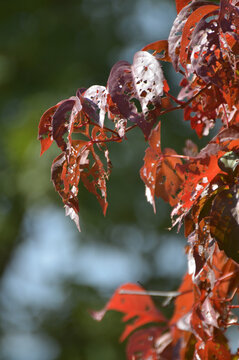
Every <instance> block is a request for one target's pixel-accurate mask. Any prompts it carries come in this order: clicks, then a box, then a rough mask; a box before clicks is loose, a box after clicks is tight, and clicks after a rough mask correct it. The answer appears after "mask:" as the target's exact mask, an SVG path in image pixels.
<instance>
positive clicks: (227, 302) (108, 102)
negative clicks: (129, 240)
mask: <svg viewBox="0 0 239 360" xmlns="http://www.w3.org/2000/svg"><path fill="white" fill-rule="evenodd" d="M176 7H177V12H178V15H177V17H176V19H175V21H174V24H173V26H172V29H171V31H170V35H169V38H168V40H159V41H156V42H154V43H151V44H149V45H146V46H145V47H144V48H143V49H142V50H141V51H138V52H137V53H136V54H135V56H134V59H133V63H132V64H130V63H128V62H126V61H119V62H117V63H116V64H115V65H114V66H113V68H112V70H111V72H110V75H109V78H108V81H107V85H106V87H104V86H99V85H94V86H91V87H90V88H88V89H80V90H78V91H77V93H76V96H73V97H71V98H69V99H66V100H63V101H61V102H59V103H58V104H57V105H55V106H53V107H51V108H50V109H49V110H47V111H46V112H45V113H44V114H43V116H42V118H41V120H40V124H39V139H40V141H41V154H43V153H44V152H45V151H46V150H47V149H48V148H49V147H50V146H51V144H52V143H53V141H55V142H56V144H57V146H58V147H59V148H60V149H61V151H62V153H61V154H60V155H59V156H58V157H57V158H56V159H55V160H54V161H53V164H52V181H53V184H54V186H55V189H56V191H57V192H58V193H59V195H60V196H61V198H62V201H63V203H64V205H65V208H66V214H67V215H70V217H71V218H72V219H73V220H74V221H75V223H76V225H77V227H78V229H80V227H79V215H78V213H79V205H78V197H79V194H78V185H79V183H80V182H82V183H83V184H84V186H85V187H86V188H87V190H88V191H90V192H91V193H93V194H94V195H95V197H96V198H97V200H98V202H99V203H100V205H101V207H102V210H103V213H104V214H105V213H106V209H107V205H108V202H107V186H106V183H107V180H108V178H109V175H110V172H111V168H112V165H111V162H110V158H109V150H108V148H107V144H108V143H109V142H117V143H120V142H122V141H123V140H127V138H126V134H127V132H128V131H132V130H133V129H134V128H135V127H139V128H140V129H141V130H142V132H143V134H144V138H145V140H146V141H147V142H148V148H147V149H146V152H145V156H144V164H143V167H142V168H141V170H140V176H141V178H142V180H143V182H144V184H145V187H146V197H147V199H148V201H149V202H150V203H151V204H152V206H153V209H154V211H156V206H155V197H161V198H163V199H164V200H165V201H167V202H168V203H169V204H170V205H171V206H172V207H174V208H173V209H172V221H173V225H175V224H178V226H179V227H180V226H181V225H182V224H184V228H185V236H186V237H187V238H188V243H187V245H186V247H185V251H186V254H187V257H188V265H189V266H188V268H189V270H188V274H186V275H185V277H184V280H183V282H182V284H181V286H180V287H179V289H178V292H177V293H176V294H175V296H176V299H175V308H174V313H173V315H172V317H171V319H170V320H166V319H165V317H164V316H163V315H162V313H161V312H160V311H159V310H157V308H156V307H155V305H154V304H153V302H152V300H151V298H150V297H149V295H148V294H147V292H144V290H143V289H142V288H141V287H140V286H138V285H134V284H126V285H123V286H121V287H120V288H119V289H117V290H116V292H115V294H114V295H113V297H112V298H111V300H110V301H109V302H108V304H107V305H106V306H105V308H104V309H103V310H102V311H100V312H94V313H93V316H94V318H95V319H97V320H101V319H102V318H103V316H104V314H105V312H106V311H108V310H116V311H120V312H122V313H124V317H123V321H125V322H126V321H128V320H131V321H133V322H131V323H129V324H128V323H127V324H126V327H125V330H124V332H123V334H122V336H121V341H122V340H124V339H126V337H129V335H130V337H129V342H128V345H127V357H128V359H130V360H136V359H137V360H139V359H142V360H147V359H154V360H156V359H159V360H160V359H168V360H169V359H182V360H190V359H208V360H211V359H219V360H224V359H225V360H231V359H237V358H238V356H236V355H235V356H233V355H232V354H231V352H230V349H229V346H228V342H227V339H226V337H225V335H224V333H225V331H226V329H227V328H228V327H229V326H232V325H234V326H237V325H238V322H237V317H236V316H235V314H234V313H233V309H234V308H235V307H239V305H238V302H237V298H236V295H237V296H238V295H239V290H238V287H239V277H238V273H239V265H238V264H239V241H238V240H239V116H238V114H239V61H238V54H239V30H238V29H239V3H238V2H237V1H234V0H221V1H220V3H219V4H212V3H210V2H206V1H191V2H190V1H188V0H176ZM147 51H151V52H152V54H150V53H149V52H147ZM160 61H168V62H171V63H172V66H173V67H174V70H175V71H176V72H180V73H181V74H182V75H183V78H182V80H181V82H180V86H181V90H180V92H179V94H178V97H177V98H175V97H174V96H173V95H171V94H170V89H169V87H168V84H167V81H166V80H165V78H164V75H163V71H162V68H161V66H160ZM178 109H182V110H184V120H186V121H190V124H191V127H192V129H193V130H195V131H196V133H197V135H198V137H199V138H201V137H202V136H204V135H208V134H209V132H210V129H211V128H212V127H213V126H214V125H215V123H216V122H220V130H219V131H218V134H217V135H216V136H215V137H214V138H213V139H212V140H210V141H209V143H208V145H207V146H206V147H204V148H203V149H201V151H199V152H198V151H197V146H196V145H195V144H193V143H192V141H190V140H188V141H187V144H186V147H185V149H184V151H185V155H179V154H177V153H176V152H175V151H174V150H173V149H171V148H165V149H162V147H161V118H160V116H161V115H163V114H166V113H168V112H171V111H174V110H178ZM158 118H159V119H158ZM128 121H130V122H131V125H130V126H128ZM106 122H108V124H107V126H106V125H105V123H106ZM139 292H140V294H139ZM169 297H170V295H169ZM232 301H233V305H232ZM149 323H154V326H153V327H149V328H144V329H138V328H139V327H141V326H145V325H147V324H149ZM155 323H163V324H157V326H156V325H155Z"/></svg>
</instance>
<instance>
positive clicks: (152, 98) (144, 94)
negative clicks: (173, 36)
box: [108, 51, 164, 138]
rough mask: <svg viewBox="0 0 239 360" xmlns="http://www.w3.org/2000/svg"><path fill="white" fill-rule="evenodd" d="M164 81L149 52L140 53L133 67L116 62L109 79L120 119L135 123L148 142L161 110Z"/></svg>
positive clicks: (125, 62) (157, 63)
mask: <svg viewBox="0 0 239 360" xmlns="http://www.w3.org/2000/svg"><path fill="white" fill-rule="evenodd" d="M163 89H164V77H163V72H162V70H161V67H160V64H159V62H158V60H157V59H156V58H155V57H154V56H153V55H151V54H149V53H148V52H146V51H138V52H137V53H136V54H135V56H134V60H133V64H132V65H130V64H129V63H128V62H127V61H119V62H117V63H116V64H115V65H114V66H113V68H112V70H111V72H110V76H109V79H108V91H109V94H110V97H111V99H112V101H113V103H114V104H116V106H117V109H118V110H119V112H120V114H121V117H123V118H125V119H127V120H130V121H132V122H133V123H136V124H137V125H138V126H139V127H140V128H141V130H142V131H143V133H144V135H145V137H146V138H147V137H148V136H149V134H150V131H151V129H152V127H153V125H154V123H155V121H156V115H155V110H157V109H158V108H160V107H161V97H162V96H163Z"/></svg>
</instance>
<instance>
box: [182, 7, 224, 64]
mask: <svg viewBox="0 0 239 360" xmlns="http://www.w3.org/2000/svg"><path fill="white" fill-rule="evenodd" d="M216 9H218V5H204V6H200V7H199V8H198V9H196V10H195V11H194V12H193V13H192V14H191V15H190V16H189V17H188V19H187V22H186V23H185V25H184V28H183V32H182V41H181V48H180V63H181V65H182V66H183V67H184V68H186V64H187V58H188V45H189V42H190V40H191V34H192V32H193V30H194V29H195V26H196V24H197V23H198V22H199V21H200V20H201V19H202V17H203V16H205V15H207V14H208V15H210V13H211V12H212V11H214V10H216Z"/></svg>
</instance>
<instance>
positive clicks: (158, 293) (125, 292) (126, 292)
mask: <svg viewBox="0 0 239 360" xmlns="http://www.w3.org/2000/svg"><path fill="white" fill-rule="evenodd" d="M119 294H120V295H148V296H161V297H176V296H179V295H182V293H180V292H179V291H136V290H120V291H119Z"/></svg>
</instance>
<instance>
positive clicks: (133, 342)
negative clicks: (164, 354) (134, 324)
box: [126, 327, 162, 360]
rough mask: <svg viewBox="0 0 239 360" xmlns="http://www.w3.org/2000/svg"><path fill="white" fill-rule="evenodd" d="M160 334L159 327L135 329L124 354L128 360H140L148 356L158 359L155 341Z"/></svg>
mask: <svg viewBox="0 0 239 360" xmlns="http://www.w3.org/2000/svg"><path fill="white" fill-rule="evenodd" d="M160 335H162V329H160V328H159V327H150V328H147V329H142V330H138V331H136V332H135V333H134V334H132V335H131V336H130V338H129V341H128V344H127V347H126V354H127V359H128V360H141V359H147V358H150V359H152V360H158V354H157V352H156V348H155V341H156V339H157V338H158V337H160Z"/></svg>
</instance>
